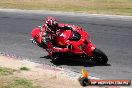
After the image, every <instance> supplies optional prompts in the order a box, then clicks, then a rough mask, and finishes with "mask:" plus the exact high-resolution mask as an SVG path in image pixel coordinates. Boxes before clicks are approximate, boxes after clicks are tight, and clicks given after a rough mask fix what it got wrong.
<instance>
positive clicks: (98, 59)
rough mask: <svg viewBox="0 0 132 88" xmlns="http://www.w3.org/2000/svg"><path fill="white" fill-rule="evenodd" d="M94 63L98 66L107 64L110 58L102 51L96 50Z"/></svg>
mask: <svg viewBox="0 0 132 88" xmlns="http://www.w3.org/2000/svg"><path fill="white" fill-rule="evenodd" d="M92 54H93V61H94V62H95V63H97V64H107V62H108V58H107V56H106V55H105V54H104V53H103V52H102V51H101V50H100V49H97V48H96V49H95V50H94V51H93V53H92Z"/></svg>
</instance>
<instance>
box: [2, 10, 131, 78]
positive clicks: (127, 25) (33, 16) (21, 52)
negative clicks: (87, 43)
mask: <svg viewBox="0 0 132 88" xmlns="http://www.w3.org/2000/svg"><path fill="white" fill-rule="evenodd" d="M46 16H54V17H56V18H57V20H58V21H59V22H64V23H70V24H75V25H79V26H82V27H84V28H85V29H86V30H87V31H88V32H89V34H90V35H91V38H92V42H93V43H94V44H95V45H96V46H97V47H98V48H99V49H101V50H102V51H104V52H105V53H106V54H107V56H108V58H109V64H110V65H108V66H97V65H91V64H90V63H89V64H88V63H81V62H73V61H72V62H71V61H64V62H62V63H61V64H60V65H59V66H61V67H64V68H68V69H73V70H76V71H78V72H80V71H81V68H82V66H85V69H87V70H88V71H89V74H90V75H92V76H96V77H99V78H103V79H131V80H132V18H122V17H118V18H115V17H101V16H100V17H98V16H86V15H84V16H83V15H80V16H79V15H66V14H52V13H50V14H48V13H42V14H37V13H28V12H3V11H0V52H6V53H9V54H15V55H17V56H21V57H24V58H27V59H29V60H31V61H34V62H38V63H48V64H51V65H52V63H51V62H50V59H48V58H46V55H47V53H46V52H45V51H44V50H42V49H41V48H38V47H37V46H35V45H33V44H32V43H31V41H29V39H30V38H31V37H30V32H31V29H32V28H34V27H36V26H37V25H41V24H42V23H43V21H42V19H43V18H44V17H46Z"/></svg>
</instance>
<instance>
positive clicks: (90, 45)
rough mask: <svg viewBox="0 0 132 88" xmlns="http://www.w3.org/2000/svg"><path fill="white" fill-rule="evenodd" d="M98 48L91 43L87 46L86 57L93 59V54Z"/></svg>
mask: <svg viewBox="0 0 132 88" xmlns="http://www.w3.org/2000/svg"><path fill="white" fill-rule="evenodd" d="M95 48H96V46H95V45H94V44H91V43H89V44H88V45H86V48H85V49H84V52H85V54H86V55H88V56H90V57H92V52H93V51H94V50H95Z"/></svg>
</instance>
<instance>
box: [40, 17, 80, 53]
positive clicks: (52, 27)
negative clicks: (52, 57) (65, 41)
mask: <svg viewBox="0 0 132 88" xmlns="http://www.w3.org/2000/svg"><path fill="white" fill-rule="evenodd" d="M74 27H75V26H74ZM74 27H73V25H69V24H61V23H60V24H59V23H58V22H57V21H56V19H55V18H54V17H47V18H46V19H45V21H44V25H43V29H45V30H46V32H45V33H44V35H43V37H42V41H43V42H45V43H46V42H48V41H51V40H52V41H53V42H52V44H53V48H52V51H58V52H66V51H68V50H69V49H70V48H72V46H71V45H68V46H67V47H63V48H61V47H58V46H57V45H56V36H57V35H58V34H57V32H58V31H63V30H73V31H75V30H76V29H74ZM76 27H77V26H76ZM77 28H79V27H77ZM42 31H43V30H42ZM49 34H52V38H49V37H48V36H49ZM49 54H50V53H49Z"/></svg>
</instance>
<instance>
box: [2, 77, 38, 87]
mask: <svg viewBox="0 0 132 88" xmlns="http://www.w3.org/2000/svg"><path fill="white" fill-rule="evenodd" d="M2 88H40V86H36V85H33V83H32V82H31V81H30V80H27V79H25V78H16V79H13V80H12V81H11V82H10V83H8V82H7V84H6V85H4V86H2Z"/></svg>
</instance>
